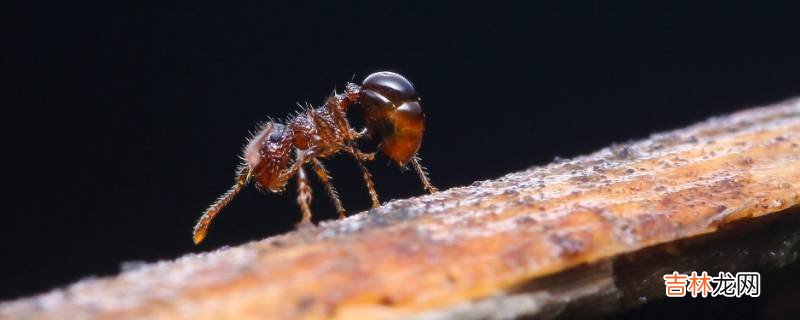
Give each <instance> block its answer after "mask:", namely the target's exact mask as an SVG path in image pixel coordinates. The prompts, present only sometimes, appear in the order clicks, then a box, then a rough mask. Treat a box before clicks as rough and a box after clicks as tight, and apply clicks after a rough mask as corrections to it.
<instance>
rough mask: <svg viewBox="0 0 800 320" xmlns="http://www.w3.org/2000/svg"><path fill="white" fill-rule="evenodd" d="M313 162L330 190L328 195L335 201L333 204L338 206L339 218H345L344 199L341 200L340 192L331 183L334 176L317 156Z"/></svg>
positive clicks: (318, 174)
mask: <svg viewBox="0 0 800 320" xmlns="http://www.w3.org/2000/svg"><path fill="white" fill-rule="evenodd" d="M311 164H312V165H313V166H314V171H316V173H317V177H319V180H321V181H322V183H323V184H325V189H327V190H328V196H330V198H331V201H333V205H334V206H335V207H336V212H338V213H339V219H344V216H345V211H344V207H343V206H342V201H341V200H339V193H337V192H336V188H334V187H333V184H332V183H331V180H332V179H333V178H332V177H331V175H330V174H329V173H328V170H326V169H325V166H323V165H322V161H319V160H318V159H317V158H312V159H311Z"/></svg>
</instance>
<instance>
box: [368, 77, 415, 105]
mask: <svg viewBox="0 0 800 320" xmlns="http://www.w3.org/2000/svg"><path fill="white" fill-rule="evenodd" d="M361 88H362V90H364V91H373V92H376V93H378V94H380V95H382V96H384V97H385V98H386V99H388V100H389V101H391V102H392V103H394V104H396V105H400V104H402V103H403V102H406V101H416V100H418V99H417V91H416V90H414V86H413V85H412V84H411V82H409V81H408V80H407V79H406V78H404V77H403V76H401V75H399V74H397V73H394V72H388V71H382V72H376V73H373V74H371V75H369V76H368V77H367V78H366V79H364V83H363V84H362V86H361Z"/></svg>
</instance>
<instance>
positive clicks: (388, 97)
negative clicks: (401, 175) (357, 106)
mask: <svg viewBox="0 0 800 320" xmlns="http://www.w3.org/2000/svg"><path fill="white" fill-rule="evenodd" d="M360 102H361V105H362V108H363V110H364V121H365V124H366V126H367V128H368V129H369V130H370V131H371V132H372V133H373V134H377V135H379V136H380V141H381V143H380V149H381V151H382V152H383V153H384V154H386V155H387V156H388V157H389V158H391V159H392V160H394V161H395V162H396V163H397V164H399V165H401V166H404V165H405V164H406V163H407V162H408V161H410V160H411V159H412V158H413V157H414V155H416V153H417V151H419V147H420V145H421V144H422V135H423V132H424V131H425V124H424V119H425V115H424V114H423V113H422V106H421V105H420V104H419V97H417V92H416V90H415V89H414V86H413V85H412V84H411V82H409V81H408V80H407V79H406V78H404V77H403V76H401V75H399V74H397V73H393V72H386V71H384V72H376V73H373V74H371V75H369V76H368V77H367V78H366V79H364V83H363V84H362V85H361V101H360Z"/></svg>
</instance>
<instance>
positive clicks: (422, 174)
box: [411, 155, 439, 193]
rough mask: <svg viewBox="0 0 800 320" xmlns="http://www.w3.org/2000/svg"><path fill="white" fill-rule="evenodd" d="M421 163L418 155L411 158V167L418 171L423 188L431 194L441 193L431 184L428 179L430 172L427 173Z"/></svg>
mask: <svg viewBox="0 0 800 320" xmlns="http://www.w3.org/2000/svg"><path fill="white" fill-rule="evenodd" d="M419 161H420V160H419V157H418V156H416V155H415V156H414V157H413V158H411V166H413V167H414V171H416V172H417V175H419V180H421V181H422V186H423V187H425V190H428V192H430V193H434V192H437V191H439V189H437V188H436V187H434V186H433V184H431V180H430V178H428V172H427V171H425V167H423V166H422V165H421V164H420V163H419Z"/></svg>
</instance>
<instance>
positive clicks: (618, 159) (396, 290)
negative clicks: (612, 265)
mask: <svg viewBox="0 0 800 320" xmlns="http://www.w3.org/2000/svg"><path fill="white" fill-rule="evenodd" d="M798 143H800V100H792V101H787V102H784V103H781V104H777V105H774V106H769V107H762V108H756V109H751V110H746V111H742V112H738V113H735V114H732V115H730V116H724V117H718V118H714V119H710V120H707V121H705V122H702V123H699V124H696V125H693V126H690V127H688V128H685V129H680V130H676V131H672V132H668V133H662V134H655V135H653V136H651V137H650V138H648V139H645V140H642V141H637V142H632V143H627V144H619V145H612V146H611V147H608V148H606V149H603V150H600V151H598V152H596V153H593V154H590V155H587V156H582V157H578V158H575V159H569V160H561V161H557V162H556V163H552V164H550V165H547V166H543V167H535V168H531V169H529V170H525V171H521V172H515V173H511V174H508V175H506V176H503V177H500V178H498V179H495V180H487V181H481V182H476V183H474V184H473V185H471V186H468V187H460V188H452V189H449V190H445V191H442V192H439V193H437V194H433V195H427V196H421V197H417V198H412V199H405V200H398V201H393V202H390V203H386V204H385V205H383V206H382V207H380V208H377V209H374V210H371V211H369V212H364V213H360V214H357V215H354V216H351V217H348V218H347V219H345V220H342V221H329V222H325V223H322V224H321V225H319V226H317V227H314V228H307V229H302V230H298V231H295V232H292V233H289V234H286V235H282V236H277V237H272V238H269V239H265V240H262V241H257V242H252V243H248V244H245V245H242V246H239V247H234V248H226V249H221V250H218V251H215V252H210V253H205V254H189V255H187V256H184V257H182V258H179V259H177V260H175V261H164V262H159V263H154V264H148V265H145V266H142V267H141V268H138V269H135V270H129V271H126V272H123V273H122V274H120V275H118V276H115V277H108V278H102V279H93V280H85V281H82V282H79V283H76V284H74V285H71V286H69V287H67V288H63V289H58V290H54V291H52V292H50V293H46V294H43V295H39V296H36V297H31V298H27V299H21V300H18V301H12V302H7V303H4V304H2V305H0V317H2V318H11V319H14V318H37V319H38V318H41V319H62V318H65V317H66V318H72V317H74V318H97V319H115V320H119V319H140V318H155V319H179V318H180V319H189V318H191V319H223V318H231V319H265V318H275V319H290V318H301V319H316V318H337V319H378V318H387V319H388V318H408V317H415V316H419V317H427V316H429V315H436V312H437V310H446V309H449V308H453V306H457V305H459V303H464V302H465V301H481V299H483V300H482V301H490V300H487V299H490V298H491V297H493V296H496V295H498V294H502V293H504V292H508V291H509V290H513V289H514V288H519V287H520V286H522V285H524V284H526V283H529V282H531V281H532V280H535V279H539V278H542V277H546V276H551V275H554V274H559V273H568V272H574V270H575V269H574V267H577V266H580V265H586V264H588V265H589V266H598V267H599V268H601V269H602V265H603V262H604V261H608V259H610V258H613V257H615V256H618V255H621V254H626V253H631V252H634V251H637V250H640V249H642V248H644V247H649V246H653V245H657V244H662V243H668V242H672V241H677V240H681V239H685V238H689V237H692V236H696V235H700V234H705V233H710V232H714V231H716V230H717V229H718V228H719V227H720V226H722V225H725V224H728V223H730V222H732V221H734V220H739V219H746V218H750V217H757V216H762V215H767V214H772V213H776V212H785V211H786V209H788V208H791V207H795V206H797V204H798V200H800V197H799V196H798V195H799V192H800V146H798ZM531 152H534V151H531ZM589 283H592V282H591V281H589V282H587V285H588V284H589ZM601 285H602V284H601ZM574 289H575V290H580V289H581V288H574ZM484 298H486V299H484ZM501 309H502V308H500V310H501ZM446 315H447V314H445V316H443V317H447V316H446ZM450 315H452V314H450Z"/></svg>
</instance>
